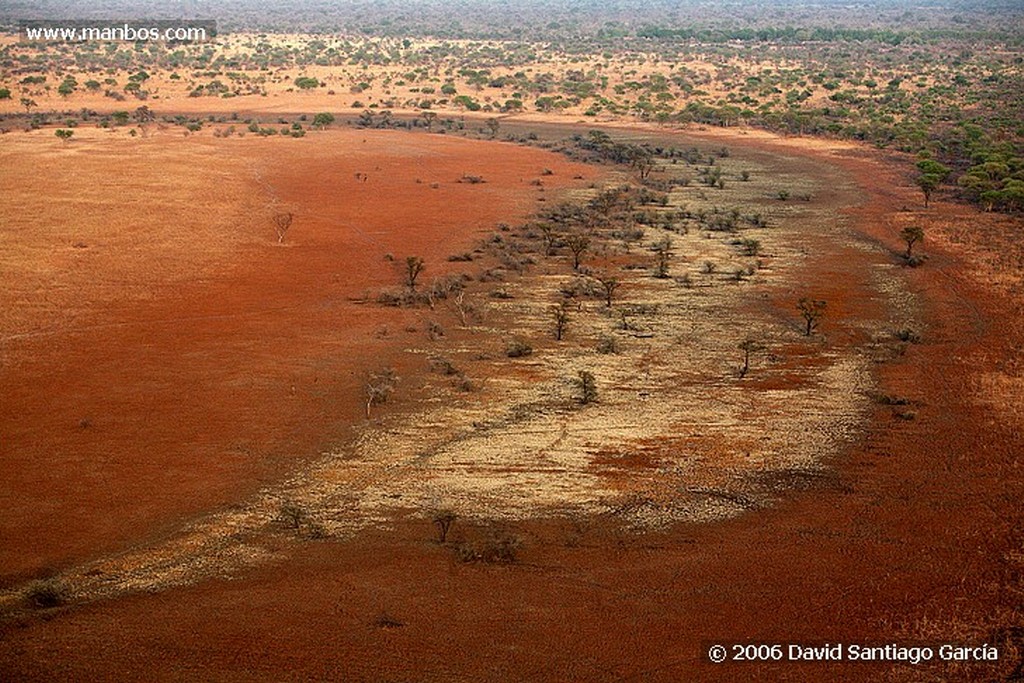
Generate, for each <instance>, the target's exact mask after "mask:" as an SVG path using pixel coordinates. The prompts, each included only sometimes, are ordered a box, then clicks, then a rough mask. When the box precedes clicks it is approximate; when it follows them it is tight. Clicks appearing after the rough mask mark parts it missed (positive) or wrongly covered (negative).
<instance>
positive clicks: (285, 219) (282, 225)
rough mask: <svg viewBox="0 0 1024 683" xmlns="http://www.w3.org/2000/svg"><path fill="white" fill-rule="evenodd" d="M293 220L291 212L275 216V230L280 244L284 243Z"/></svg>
mask: <svg viewBox="0 0 1024 683" xmlns="http://www.w3.org/2000/svg"><path fill="white" fill-rule="evenodd" d="M292 218H293V216H292V214H291V212H284V213H276V214H274V229H275V230H277V243H278V244H281V243H282V242H284V236H285V233H287V232H288V228H290V227H292Z"/></svg>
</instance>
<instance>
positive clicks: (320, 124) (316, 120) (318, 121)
mask: <svg viewBox="0 0 1024 683" xmlns="http://www.w3.org/2000/svg"><path fill="white" fill-rule="evenodd" d="M332 123H334V114H331V113H330V112H326V111H324V112H320V113H319V114H317V115H316V116H314V117H313V127H314V128H319V129H320V130H323V129H324V128H326V127H327V126H329V125H331V124H332Z"/></svg>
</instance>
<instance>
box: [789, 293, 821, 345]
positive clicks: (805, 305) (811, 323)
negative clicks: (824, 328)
mask: <svg viewBox="0 0 1024 683" xmlns="http://www.w3.org/2000/svg"><path fill="white" fill-rule="evenodd" d="M826 305H827V304H826V303H825V302H824V301H821V300H820V299H811V298H808V297H806V296H805V297H804V298H802V299H800V301H799V302H798V303H797V305H796V307H797V310H799V311H800V315H801V316H803V319H804V321H805V322H806V323H807V328H806V329H805V331H804V334H805V335H806V336H808V337H810V336H811V333H812V332H814V330H816V329H817V328H818V323H819V322H820V321H821V319H822V317H824V315H825V307H826Z"/></svg>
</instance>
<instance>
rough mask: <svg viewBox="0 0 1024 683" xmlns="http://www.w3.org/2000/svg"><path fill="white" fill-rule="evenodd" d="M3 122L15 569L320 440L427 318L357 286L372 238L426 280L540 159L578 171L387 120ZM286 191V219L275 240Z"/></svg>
mask: <svg viewBox="0 0 1024 683" xmlns="http://www.w3.org/2000/svg"><path fill="white" fill-rule="evenodd" d="M96 135H102V134H101V133H96ZM3 142H4V149H5V150H6V151H7V152H8V154H7V160H6V161H5V164H4V171H3V184H4V188H5V189H4V197H5V199H4V201H3V204H4V205H5V207H6V209H5V214H7V215H8V216H9V222H8V225H10V226H11V230H12V234H14V235H16V236H17V239H16V240H14V241H12V242H10V243H8V244H5V245H4V246H3V252H2V254H0V255H2V258H3V262H4V263H6V264H7V267H9V270H8V271H7V272H8V273H9V276H5V277H4V280H5V288H4V292H3V294H0V302H2V304H3V309H4V310H5V316H6V317H5V318H4V319H3V327H2V328H0V333H2V335H3V340H2V346H0V352H2V355H0V358H2V360H3V365H2V366H0V373H2V375H0V383H2V386H3V401H2V402H0V432H2V434H3V439H2V441H0V461H2V462H3V469H4V475H3V477H2V478H0V510H2V515H0V538H3V544H2V546H0V581H8V582H9V581H12V580H15V579H18V578H24V577H25V576H28V575H32V574H36V573H39V572H40V571H44V570H46V569H47V568H56V567H59V566H62V565H64V564H67V563H73V562H80V561H83V560H86V559H88V558H90V557H93V556H101V555H104V554H107V553H110V552H112V551H116V550H118V549H121V548H124V547H126V546H127V545H128V544H132V543H136V542H139V541H144V540H146V539H151V538H153V537H154V536H156V535H159V534H162V533H165V532H170V531H172V530H175V529H177V528H179V527H180V525H181V523H182V520H183V519H185V518H187V517H189V516H191V515H196V514H199V513H203V512H207V511H209V510H211V509H214V508H218V507H222V506H226V505H230V504H231V503H233V502H236V501H239V500H244V499H245V498H246V496H247V495H249V494H250V493H251V492H252V491H253V490H255V489H256V488H258V487H260V486H261V485H265V484H267V483H270V482H274V481H278V480H280V479H281V477H282V476H283V475H284V474H286V473H287V472H289V471H291V470H292V469H293V468H294V467H296V466H297V465H298V464H299V463H301V462H302V461H303V460H304V459H306V458H309V457H311V456H314V455H316V454H317V453H319V452H320V451H321V450H322V449H324V448H327V447H329V446H330V445H331V444H332V443H336V442H337V440H338V439H339V438H340V437H341V435H343V433H344V430H345V429H346V426H347V425H350V424H352V423H353V422H357V421H358V420H359V419H360V410H361V409H360V405H361V402H362V383H363V377H364V375H365V373H366V372H367V371H368V370H369V369H371V368H375V367H378V366H380V365H383V364H386V363H392V364H395V365H397V366H398V367H399V369H401V367H402V363H403V362H410V361H403V360H402V358H400V357H399V355H398V352H397V350H398V349H400V347H401V338H402V337H403V336H407V335H409V334H410V332H408V331H407V328H410V329H411V328H416V327H417V326H418V327H419V332H418V333H419V334H423V330H422V323H423V321H422V320H420V319H419V317H420V316H422V314H411V313H409V312H406V311H398V310H397V309H396V310H389V309H381V308H379V307H377V306H360V305H358V304H356V303H355V302H354V301H353V300H354V299H357V298H359V297H362V296H363V295H364V294H366V293H370V294H371V296H372V295H375V294H376V292H377V291H378V290H379V289H380V288H381V287H391V286H395V287H397V286H398V284H399V283H400V282H401V273H400V272H399V264H398V263H389V262H388V261H386V260H385V258H384V257H385V255H386V254H389V253H390V254H393V255H394V257H395V259H396V260H397V261H402V260H403V259H404V257H405V256H406V255H419V256H421V257H423V258H424V259H425V260H426V263H427V270H426V271H425V272H424V274H423V275H422V276H421V281H422V282H423V283H429V282H430V280H431V279H432V278H434V277H437V276H439V275H442V274H443V273H445V272H448V271H452V270H455V268H454V266H455V265H457V264H449V263H447V262H446V258H447V256H448V255H449V254H453V253H461V252H463V251H466V250H469V249H471V248H472V246H473V243H474V241H475V240H476V239H477V238H480V237H482V236H483V235H485V234H488V233H489V231H491V230H493V229H494V226H495V223H496V222H498V221H515V220H518V219H521V218H523V217H524V216H526V215H528V214H529V213H532V212H533V211H534V210H535V206H536V205H535V203H534V201H535V200H534V198H535V197H537V196H542V195H541V193H540V192H539V191H538V189H537V188H536V187H531V186H530V185H529V182H530V181H531V180H533V179H535V178H537V177H539V175H540V173H541V171H542V170H543V169H544V168H546V167H547V168H550V169H552V170H553V171H554V175H550V176H546V177H545V179H544V182H545V185H546V186H547V187H549V188H556V189H557V188H559V187H563V186H566V185H569V184H577V185H578V184H579V183H580V182H581V181H574V180H571V179H572V178H573V176H575V175H577V174H580V173H583V174H585V175H587V176H591V177H592V176H593V175H594V171H593V170H592V169H589V168H584V167H582V166H578V165H573V164H570V163H567V162H566V161H564V159H562V158H561V157H558V156H556V155H553V154H550V153H545V152H541V151H538V150H536V149H529V148H523V147H518V146H515V145H510V144H483V143H477V142H472V141H467V140H462V139H448V138H445V137H442V136H426V135H416V136H413V135H410V134H403V133H399V132H381V131H373V132H363V131H328V132H325V133H317V134H313V135H311V136H309V137H307V138H305V139H303V140H289V139H284V140H280V139H279V140H265V139H262V140H261V139H255V138H247V139H245V140H239V139H229V140H223V141H221V140H211V139H209V138H206V139H197V138H190V139H181V138H178V137H173V138H172V137H170V136H169V135H160V134H158V135H157V136H155V137H153V138H149V139H146V140H137V141H131V140H127V139H123V138H122V139H120V140H118V139H108V140H102V141H101V142H97V141H96V140H95V139H88V138H87V139H84V140H81V141H77V140H76V145H75V146H69V147H68V148H63V147H59V146H54V145H53V144H52V142H51V141H49V140H47V139H45V138H41V137H40V136H21V137H17V136H8V137H5V138H4V141H3ZM119 171H120V172H123V173H124V175H123V176H122V178H123V180H122V181H121V184H120V185H113V186H111V187H109V188H107V189H104V190H103V193H102V194H100V193H98V192H97V188H96V182H97V181H98V180H100V179H103V178H109V177H113V176H115V174H117V173H118V172H119ZM357 173H360V174H365V175H366V176H367V178H366V180H363V179H362V176H360V178H357V177H356V174H357ZM464 173H471V174H475V175H480V176H483V177H484V179H485V180H486V183H483V184H476V185H471V184H466V183H459V182H457V181H458V180H459V179H460V178H461V177H462V175H463V174H464ZM421 181H422V182H421ZM434 184H436V186H434ZM41 197H47V200H46V201H45V202H40V201H39V198H41ZM140 200H142V201H140ZM135 203H139V204H142V206H133V204H135ZM281 210H290V211H293V212H294V213H295V219H294V223H293V226H292V227H291V229H290V231H289V232H288V234H287V237H286V240H285V243H284V244H283V245H278V244H276V235H275V233H274V229H273V227H272V223H271V216H272V215H273V214H274V213H275V212H277V211H281ZM161 219H164V220H163V221H162V220H161ZM395 226H400V229H398V230H396V229H395ZM75 242H80V244H79V248H75V247H72V246H71V245H72V244H73V243H75ZM83 245H84V246H83ZM371 311H372V313H371ZM385 332H386V334H385ZM420 362H422V361H420Z"/></svg>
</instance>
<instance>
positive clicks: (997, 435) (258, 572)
mask: <svg viewBox="0 0 1024 683" xmlns="http://www.w3.org/2000/svg"><path fill="white" fill-rule="evenodd" d="M729 144H737V145H738V144H741V141H740V139H730V141H729ZM748 144H753V145H758V146H761V147H762V148H763V149H767V150H772V149H779V150H784V151H786V153H789V154H797V155H801V158H802V159H804V161H803V162H802V163H806V164H810V165H811V166H812V167H813V165H814V164H825V165H827V166H838V167H840V168H841V169H842V171H843V173H845V174H848V175H849V177H850V178H851V179H852V180H853V181H854V182H855V184H856V187H857V189H856V190H855V191H854V192H853V193H852V194H847V195H845V196H837V197H836V198H835V199H836V200H837V201H839V202H841V203H845V204H847V205H852V208H851V209H850V212H849V216H850V218H851V219H852V225H851V228H852V229H853V230H854V231H855V232H857V233H859V234H860V235H862V236H863V237H864V239H866V240H868V241H873V242H876V243H880V244H883V245H886V246H887V247H889V248H890V249H892V250H893V251H895V250H897V249H899V244H898V242H897V240H896V239H895V235H896V233H897V232H898V228H899V227H901V226H902V225H903V224H904V223H905V222H906V221H907V220H917V221H919V222H920V223H921V224H923V225H925V228H926V231H927V234H928V235H929V241H928V242H927V252H928V254H929V256H930V257H931V258H930V260H929V261H928V263H927V264H926V266H925V267H922V268H919V269H915V270H907V271H902V272H901V277H905V278H906V280H907V282H908V285H909V288H910V290H911V291H912V292H913V293H914V294H916V295H917V296H918V300H919V301H920V302H921V315H922V318H923V321H924V323H925V324H924V327H923V331H922V341H921V343H920V344H914V345H911V346H910V347H909V348H908V349H907V350H906V353H905V354H904V355H903V356H901V357H899V358H896V359H894V360H891V361H888V362H885V363H881V364H879V365H878V366H877V374H878V377H879V381H880V387H879V391H880V392H882V393H885V394H887V395H890V396H894V397H905V398H907V399H909V400H910V401H911V404H910V408H911V409H912V411H913V413H914V417H913V419H901V418H899V417H896V411H895V410H894V408H893V407H890V406H883V405H879V406H876V407H875V409H874V415H873V420H872V426H871V427H870V429H869V431H868V433H867V434H866V435H865V436H864V438H862V439H861V440H860V441H858V442H857V443H856V444H855V445H854V446H852V447H851V448H850V449H849V451H848V452H847V453H845V454H844V455H843V457H841V458H839V459H837V460H836V462H835V463H834V465H835V467H836V470H837V472H838V474H837V476H836V477H834V478H829V479H823V480H820V481H816V482H810V483H808V484H807V485H806V486H805V487H804V488H806V490H803V491H793V492H791V493H790V494H788V495H787V496H786V499H785V500H784V501H783V502H781V503H780V504H778V505H777V506H775V507H773V508H771V509H767V510H761V511H757V512H754V513H750V514H746V515H743V516H741V517H738V518H735V519H732V520H728V521H725V522H720V523H715V524H710V525H690V526H680V527H677V528H674V529H672V530H671V531H670V532H667V533H662V534H648V535H642V536H636V535H633V534H627V533H622V532H621V530H619V529H617V528H616V527H614V525H609V526H602V525H601V524H594V525H591V526H588V527H587V528H585V529H583V530H580V529H573V528H571V527H570V526H569V525H568V524H567V523H565V522H560V521H550V520H547V521H544V520H541V521H536V522H532V523H529V524H526V525H524V526H523V528H522V529H521V530H520V531H521V533H523V534H524V535H525V536H527V537H528V538H529V541H528V542H527V544H526V545H525V548H524V552H523V555H522V557H521V559H520V562H518V563H516V564H514V565H511V566H487V565H476V564H470V565H467V564H462V563H459V562H457V561H455V560H453V558H452V556H451V554H450V553H449V552H447V551H446V550H445V549H443V548H441V547H439V546H437V545H436V544H434V543H432V542H430V541H429V539H430V537H431V533H432V532H431V529H430V528H429V525H428V524H427V523H426V522H425V521H422V520H416V519H406V520H403V519H397V520H395V522H394V526H393V529H392V530H390V531H367V532H365V533H363V534H361V535H359V536H357V537H356V538H355V539H353V540H349V541H344V542H339V543H334V542H324V543H303V542H295V541H292V540H288V539H282V540H280V544H281V550H282V551H283V552H284V553H286V555H287V557H288V558H289V559H288V560H287V562H285V563H284V564H269V565H266V566H262V567H260V568H257V569H255V570H253V571H252V572H251V573H247V574H245V575H244V576H242V577H241V578H238V579H235V580H218V579H212V580H210V581H207V582H204V583H202V584H199V585H197V586H193V587H189V588H184V589H178V590H172V591H167V592H163V593H158V594H154V595H136V596H130V597H127V598H124V599H120V600H116V601H111V602H102V603H96V604H91V605H87V606H84V607H81V608H74V609H69V610H67V611H66V612H64V613H61V614H59V615H58V616H57V617H56V618H55V619H53V620H48V621H46V620H38V619H34V618H31V617H29V618H25V619H24V620H22V621H21V622H20V623H19V624H17V626H16V627H9V628H8V629H7V630H6V631H5V632H4V634H3V641H2V642H0V653H2V654H0V658H2V662H3V665H2V666H3V668H4V669H6V670H7V671H9V672H10V673H11V674H12V675H13V676H14V677H15V678H24V679H39V680H42V679H48V678H50V679H52V678H59V677H67V676H75V677H81V676H82V675H83V674H85V675H87V676H88V677H89V678H101V677H109V678H118V679H126V678H129V679H151V678H152V676H153V672H154V671H159V672H161V673H162V675H163V677H165V678H168V679H175V678H179V679H180V678H195V677H200V678H214V679H217V680H252V679H254V678H255V679H267V680H270V679H274V680H281V679H294V680H298V679H303V678H335V679H345V680H367V681H371V680H372V681H397V680H410V679H411V680H417V681H452V680H467V681H468V680H473V681H508V680H537V681H541V680H609V681H612V680H615V681H628V680H645V681H678V680H690V679H694V678H699V679H700V680H736V679H737V678H738V677H742V678H749V677H754V676H758V677H760V678H763V679H766V680H822V679H823V678H827V679H835V680H850V679H853V678H856V679H863V678H869V677H872V676H876V677H879V678H881V679H885V680H930V678H929V676H936V675H937V676H939V677H944V678H954V679H981V680H984V679H992V678H1005V677H1007V676H1008V675H1009V674H1011V673H1012V671H1013V669H1014V667H1015V666H1016V665H1017V662H1019V661H1020V659H1019V658H1020V656H1021V650H1022V647H1024V645H1022V643H1021V642H1020V639H1019V633H1020V631H1019V629H1020V627H1021V626H1022V614H1021V611H1020V606H1021V605H1020V597H1019V596H1020V590H1021V569H1022V563H1024V557H1022V554H1021V552H1022V549H1024V546H1022V538H1021V536H1020V532H1019V527H1020V522H1021V519H1020V517H1021V507H1020V504H1019V500H1020V497H1019V491H1020V484H1021V471H1020V467H1019V464H1018V458H1019V457H1020V454H1021V453H1024V434H1022V429H1021V421H1020V420H1021V414H1020V412H1019V405H1020V401H1019V400H1018V399H1019V398H1020V396H1021V391H1020V383H1021V379H1020V375H1019V372H1020V368H1019V365H1018V364H1017V357H1016V355H1015V354H1016V353H1018V349H1019V348H1020V347H1021V344H1022V342H1024V335H1022V331H1021V329H1020V326H1019V322H1018V321H1019V320H1020V319H1021V317H1020V297H1019V290H1016V291H1013V290H1009V291H1008V290H1007V288H1006V286H1002V287H996V286H994V285H992V284H990V281H991V280H994V279H996V273H994V272H993V270H992V267H991V266H990V265H984V264H981V263H980V262H979V260H978V259H977V258H976V257H975V256H973V255H965V251H964V250H963V248H962V247H958V246H950V245H949V244H947V237H949V236H950V231H951V230H952V229H954V228H956V227H957V224H956V223H954V222H952V221H949V216H950V215H953V216H962V217H963V219H964V220H978V221H985V220H987V218H986V217H981V216H974V215H973V214H970V213H966V212H965V210H964V209H962V208H960V207H944V206H943V205H941V204H938V205H937V206H936V208H935V209H933V210H931V211H930V212H929V213H928V214H921V215H914V214H906V213H903V212H900V209H901V208H902V207H904V206H916V205H917V202H918V199H917V197H916V196H914V193H913V192H912V191H911V190H910V189H909V188H907V187H906V186H905V184H904V183H903V182H902V181H901V179H899V178H897V177H893V175H892V174H891V172H889V171H887V170H886V169H885V167H884V166H882V165H881V164H879V163H878V162H877V161H875V160H874V159H871V158H863V157H861V156H859V155H854V154H850V153H835V154H833V153H830V152H829V151H828V150H821V149H811V150H808V151H806V152H805V151H803V150H801V149H800V147H799V146H798V145H793V144H787V143H780V144H779V146H778V147H775V146H774V144H773V143H772V142H770V141H756V140H751V141H748ZM823 172H824V170H823ZM829 172H831V171H829ZM296 182H301V181H300V180H298V179H296ZM956 237H958V238H959V239H965V238H966V239H969V238H970V236H969V235H968V236H966V237H965V236H963V235H961V234H960V233H957V234H956ZM427 246H428V245H427V244H424V245H423V247H424V248H426V247H427ZM442 253H445V252H442ZM858 253H859V254H860V256H858ZM985 253H989V252H988V251H986V252H985ZM865 254H866V252H857V251H855V250H853V251H851V250H846V251H843V252H842V253H840V254H830V253H825V254H822V255H821V257H820V258H814V259H808V260H807V264H806V273H805V275H804V277H805V278H806V279H807V280H808V281H812V282H821V283H829V284H830V288H831V289H830V291H829V292H828V296H829V300H830V301H835V302H837V304H838V302H843V303H842V304H841V305H837V309H838V310H842V311H843V313H844V314H845V315H847V316H853V317H856V316H857V315H858V314H859V312H862V311H863V310H864V309H865V307H871V306H874V305H876V303H877V302H872V301H869V300H865V299H863V297H862V296H861V292H859V291H858V290H857V287H858V283H859V282H861V281H862V279H863V267H864V265H865V263H866V261H865V259H868V258H869V257H868V256H867V255H865ZM440 255H441V254H440V253H439V254H438V256H440ZM1011 272H1012V269H1011ZM1004 274H1005V273H1004ZM773 301H774V304H776V305H777V306H778V307H779V309H780V313H781V312H782V311H783V309H785V310H786V311H787V314H790V313H788V311H789V308H788V307H789V306H790V303H791V302H790V301H789V299H788V298H785V297H784V296H782V295H781V293H780V295H779V296H778V297H777V298H776V299H774V300H773ZM1007 306H1010V307H1011V308H1012V310H1013V311H1014V314H1013V315H1011V316H1007V315H1006V313H1005V310H1006V307H1007ZM837 315H838V314H837ZM200 509H201V508H200ZM475 531H476V530H474V529H472V528H468V529H465V530H463V531H462V533H466V534H472V533H475ZM570 538H571V539H572V541H571V542H569V540H568V539H570ZM210 615H216V618H215V619H211V618H210ZM385 616H386V617H388V619H382V617H385ZM391 620H393V621H394V622H396V624H397V623H401V625H400V626H399V625H391V627H388V626H389V623H390V621H391ZM1011 627H1015V628H1017V629H1018V630H1017V631H1012V629H1011ZM1014 634H1017V635H1014ZM821 640H828V641H831V642H837V641H845V642H881V643H885V642H892V641H894V640H897V641H922V640H923V641H928V642H935V643H938V642H943V641H966V642H972V643H979V644H980V643H983V642H989V643H997V644H1000V646H1001V647H1002V648H1003V649H1002V652H1003V654H1004V659H1003V661H1001V662H1000V663H999V664H997V665H995V666H992V665H982V666H979V667H977V668H975V669H971V670H958V669H947V670H944V671H938V672H936V671H934V670H926V669H914V668H910V667H902V668H901V667H897V668H895V669H891V670H890V669H887V668H885V667H874V666H871V665H857V666H853V665H850V666H848V667H846V668H843V667H820V666H818V665H807V664H803V665H786V666H765V667H758V666H755V665H738V664H725V665H719V666H715V665H712V664H709V663H707V662H706V661H705V660H704V659H703V652H704V650H705V648H706V646H707V645H708V644H709V643H712V642H730V641H772V642H793V641H821ZM115 644H116V645H115ZM55 651H56V652H60V653H61V655H60V656H59V657H57V658H55V657H54V656H53V653H54V652H55Z"/></svg>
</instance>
